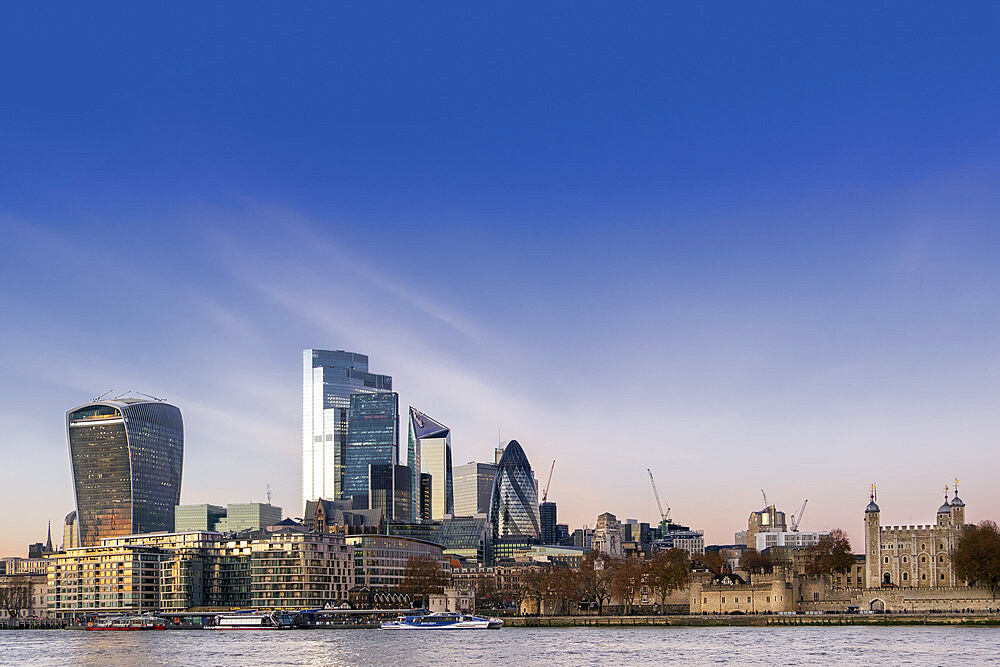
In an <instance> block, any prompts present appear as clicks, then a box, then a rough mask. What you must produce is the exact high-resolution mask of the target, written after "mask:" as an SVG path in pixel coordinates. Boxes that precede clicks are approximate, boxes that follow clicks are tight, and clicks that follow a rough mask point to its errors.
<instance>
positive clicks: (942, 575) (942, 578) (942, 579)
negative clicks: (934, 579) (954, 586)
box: [941, 572, 944, 581]
mask: <svg viewBox="0 0 1000 667" xmlns="http://www.w3.org/2000/svg"><path fill="white" fill-rule="evenodd" d="M941 581H944V572H942V573H941Z"/></svg>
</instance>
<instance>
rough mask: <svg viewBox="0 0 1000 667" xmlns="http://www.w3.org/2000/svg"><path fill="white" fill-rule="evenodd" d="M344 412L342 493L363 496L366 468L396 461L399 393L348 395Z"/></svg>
mask: <svg viewBox="0 0 1000 667" xmlns="http://www.w3.org/2000/svg"><path fill="white" fill-rule="evenodd" d="M348 414H349V416H348V420H347V448H346V450H345V455H344V492H343V493H344V497H345V498H346V497H349V496H367V495H368V467H369V466H370V465H373V464H374V465H395V464H397V463H398V462H399V395H398V394H396V393H395V392H381V393H378V394H351V408H350V412H349V413H348ZM364 504H365V506H368V502H367V500H366V501H365V503H364Z"/></svg>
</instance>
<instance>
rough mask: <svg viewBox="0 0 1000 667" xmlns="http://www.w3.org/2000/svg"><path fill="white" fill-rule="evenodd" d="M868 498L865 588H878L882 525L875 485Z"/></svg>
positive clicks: (880, 578) (880, 579) (880, 582)
mask: <svg viewBox="0 0 1000 667" xmlns="http://www.w3.org/2000/svg"><path fill="white" fill-rule="evenodd" d="M868 497H869V502H868V507H867V508H865V587H866V588H878V587H879V586H880V585H881V584H882V577H881V576H880V574H879V573H880V572H881V567H880V563H881V560H882V543H881V539H880V537H879V532H880V530H881V524H880V518H879V509H878V505H876V504H875V485H874V484H872V490H871V494H869V496H868Z"/></svg>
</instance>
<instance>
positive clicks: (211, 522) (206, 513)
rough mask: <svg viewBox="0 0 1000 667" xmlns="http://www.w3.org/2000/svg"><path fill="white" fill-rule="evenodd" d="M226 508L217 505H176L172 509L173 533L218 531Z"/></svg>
mask: <svg viewBox="0 0 1000 667" xmlns="http://www.w3.org/2000/svg"><path fill="white" fill-rule="evenodd" d="M225 517H226V508H225V507H220V506H218V505H178V506H177V507H176V508H174V532H175V533H182V532H184V531H187V530H219V522H220V521H221V520H222V519H224V518H225Z"/></svg>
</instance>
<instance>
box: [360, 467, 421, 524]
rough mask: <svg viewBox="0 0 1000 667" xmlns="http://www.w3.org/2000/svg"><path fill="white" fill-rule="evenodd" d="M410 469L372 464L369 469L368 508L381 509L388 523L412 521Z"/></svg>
mask: <svg viewBox="0 0 1000 667" xmlns="http://www.w3.org/2000/svg"><path fill="white" fill-rule="evenodd" d="M410 484H411V477H410V469H409V468H407V467H406V466H401V465H396V464H392V465H388V464H383V463H372V464H371V465H370V466H369V467H368V508H369V509H373V510H374V509H381V510H382V513H383V515H384V516H385V518H386V520H387V521H409V520H410V494H411V489H410Z"/></svg>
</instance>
